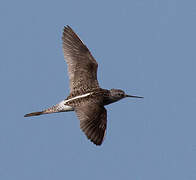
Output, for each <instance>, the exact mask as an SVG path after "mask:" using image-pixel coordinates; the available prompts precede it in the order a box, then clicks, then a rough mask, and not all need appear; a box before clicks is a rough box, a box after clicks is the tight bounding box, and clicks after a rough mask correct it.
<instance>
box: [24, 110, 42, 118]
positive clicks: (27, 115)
mask: <svg viewBox="0 0 196 180" xmlns="http://www.w3.org/2000/svg"><path fill="white" fill-rule="evenodd" d="M42 114H46V113H45V112H44V111H39V112H32V113H28V114H25V115H24V117H30V116H39V115H42Z"/></svg>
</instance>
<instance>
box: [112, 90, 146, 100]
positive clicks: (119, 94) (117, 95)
mask: <svg viewBox="0 0 196 180" xmlns="http://www.w3.org/2000/svg"><path fill="white" fill-rule="evenodd" d="M110 95H111V98H112V99H113V101H119V100H120V99H123V98H126V97H132V98H143V97H141V96H132V95H128V94H125V92H124V91H123V90H121V89H111V90H110Z"/></svg>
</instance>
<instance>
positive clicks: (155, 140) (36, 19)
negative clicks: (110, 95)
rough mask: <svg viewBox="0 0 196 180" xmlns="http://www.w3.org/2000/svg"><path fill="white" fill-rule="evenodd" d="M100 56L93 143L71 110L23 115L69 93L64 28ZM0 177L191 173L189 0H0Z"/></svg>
mask: <svg viewBox="0 0 196 180" xmlns="http://www.w3.org/2000/svg"><path fill="white" fill-rule="evenodd" d="M64 25H70V26H71V27H72V28H73V29H74V30H75V32H76V33H78V35H79V36H80V38H81V39H82V40H83V41H84V42H85V44H86V45H87V46H88V47H89V49H90V50H91V52H92V54H93V56H94V57H95V58H96V60H97V62H98V63H99V69H98V79H99V82H100V85H101V87H103V88H108V89H110V88H121V89H123V90H125V91H126V92H127V93H128V94H132V95H140V96H144V97H145V98H144V99H128V98H127V99H124V100H121V101H120V102H118V103H115V104H112V105H109V106H107V110H108V128H107V136H106V139H105V141H104V143H103V144H102V146H100V147H97V146H95V145H94V144H92V143H91V142H90V141H88V140H87V138H86V137H85V135H84V134H83V133H82V131H81V130H80V129H79V121H78V119H77V118H76V115H75V113H74V112H70V113H57V114H52V115H46V116H39V117H32V118H24V117H23V116H24V114H26V113H29V112H32V111H39V110H42V109H44V108H47V107H49V106H51V105H54V104H56V103H58V102H59V101H61V100H63V99H64V98H66V96H67V95H68V94H69V83H68V76H67V66H66V63H65V61H64V58H63V52H62V41H61V36H62V30H63V26H64ZM0 49H1V51H0V82H1V84H0V92H1V93H0V109H1V110H0V112H1V114H0V179H1V180H54V179H58V180H65V179H86V180H91V179H93V180H100V179H112V180H119V179H131V180H175V179H176V180H195V179H196V1H194V0H187V1H185V0H148V1H146V0H131V1H129V0H127V1H125V0H122V1H112V0H109V1H105V0H99V1H91V0H83V1H79V0H78V1H76V0H73V1H71V0H70V1H67V0H55V1H49V0H47V1H46V0H43V1H41V0H34V1H27V0H17V1H14V0H12V1H9V0H7V1H6V0H1V1H0Z"/></svg>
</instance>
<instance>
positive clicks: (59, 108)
mask: <svg viewBox="0 0 196 180" xmlns="http://www.w3.org/2000/svg"><path fill="white" fill-rule="evenodd" d="M73 110H74V109H73V108H72V107H71V106H67V105H65V103H64V101H61V102H60V103H58V104H56V105H54V106H52V107H50V108H48V109H46V110H44V111H39V112H32V113H29V114H25V115H24V117H30V116H39V115H42V114H51V113H57V112H66V111H73Z"/></svg>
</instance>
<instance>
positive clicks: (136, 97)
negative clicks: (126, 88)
mask: <svg viewBox="0 0 196 180" xmlns="http://www.w3.org/2000/svg"><path fill="white" fill-rule="evenodd" d="M126 97H131V98H144V97H141V96H132V95H127V94H126Z"/></svg>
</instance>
